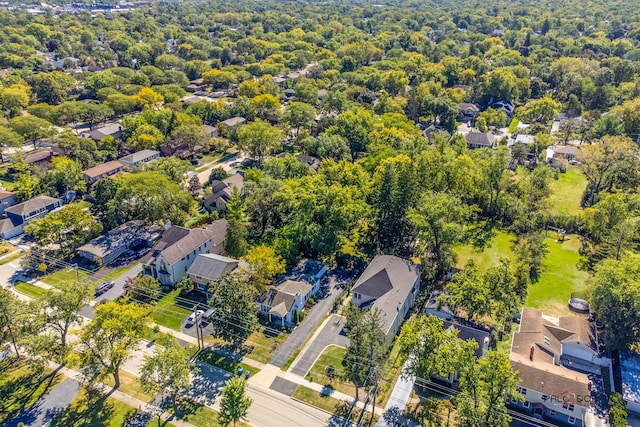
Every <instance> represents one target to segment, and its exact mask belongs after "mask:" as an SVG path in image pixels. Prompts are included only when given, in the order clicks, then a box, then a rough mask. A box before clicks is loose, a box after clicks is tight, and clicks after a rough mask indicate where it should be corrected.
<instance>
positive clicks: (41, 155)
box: [24, 150, 52, 165]
mask: <svg viewBox="0 0 640 427" xmlns="http://www.w3.org/2000/svg"><path fill="white" fill-rule="evenodd" d="M51 156H52V152H51V151H50V150H46V151H38V152H37V153H31V154H27V155H26V156H24V162H25V163H26V164H28V165H29V164H31V163H37V162H41V161H43V160H47V159H49V158H51Z"/></svg>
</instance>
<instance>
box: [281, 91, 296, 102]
mask: <svg viewBox="0 0 640 427" xmlns="http://www.w3.org/2000/svg"><path fill="white" fill-rule="evenodd" d="M283 92H284V96H285V98H287V99H289V100H291V99H293V98H294V97H295V96H296V91H295V90H293V89H285V90H284V91H283Z"/></svg>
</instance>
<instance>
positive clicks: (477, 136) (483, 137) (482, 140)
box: [464, 132, 495, 147]
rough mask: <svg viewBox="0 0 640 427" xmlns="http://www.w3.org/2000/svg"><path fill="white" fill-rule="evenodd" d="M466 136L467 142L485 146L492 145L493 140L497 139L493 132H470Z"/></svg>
mask: <svg viewBox="0 0 640 427" xmlns="http://www.w3.org/2000/svg"><path fill="white" fill-rule="evenodd" d="M464 137H465V139H466V140H467V144H471V145H482V146H485V147H492V146H493V141H494V140H495V136H494V135H493V134H491V133H482V132H469V133H468V134H466V135H465V136H464Z"/></svg>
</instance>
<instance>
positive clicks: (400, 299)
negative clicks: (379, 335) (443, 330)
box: [352, 255, 420, 341]
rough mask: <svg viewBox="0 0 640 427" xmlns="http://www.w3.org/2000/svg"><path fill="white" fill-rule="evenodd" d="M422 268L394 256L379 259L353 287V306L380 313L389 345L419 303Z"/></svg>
mask: <svg viewBox="0 0 640 427" xmlns="http://www.w3.org/2000/svg"><path fill="white" fill-rule="evenodd" d="M419 290H420V266H418V265H416V264H414V263H412V262H411V261H409V260H406V259H403V258H399V257H397V256H393V255H377V256H376V257H375V258H374V259H373V260H372V261H371V263H370V264H369V265H368V266H367V268H366V269H365V270H364V272H363V273H362V275H361V276H360V278H359V279H358V281H357V282H356V284H355V285H354V286H353V289H352V295H353V303H354V304H356V305H357V306H358V307H360V308H367V309H379V310H381V313H382V320H383V332H384V333H385V337H386V339H387V341H391V340H393V337H395V335H396V334H397V333H398V330H399V329H400V325H402V322H404V318H405V316H406V315H407V313H408V312H409V310H410V309H411V308H413V306H414V305H415V303H416V296H417V295H418V291H419Z"/></svg>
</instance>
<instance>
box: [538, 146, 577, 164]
mask: <svg viewBox="0 0 640 427" xmlns="http://www.w3.org/2000/svg"><path fill="white" fill-rule="evenodd" d="M578 150H579V148H578V147H576V146H574V145H551V146H549V147H547V153H546V161H547V162H548V163H550V162H551V161H552V160H553V159H566V160H572V159H575V158H576V156H577V155H578Z"/></svg>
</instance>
